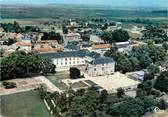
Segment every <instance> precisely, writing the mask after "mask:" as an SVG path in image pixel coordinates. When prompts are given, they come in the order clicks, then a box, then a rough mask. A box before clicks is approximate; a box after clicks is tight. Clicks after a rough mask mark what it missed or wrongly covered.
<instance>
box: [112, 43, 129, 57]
mask: <svg viewBox="0 0 168 117" xmlns="http://www.w3.org/2000/svg"><path fill="white" fill-rule="evenodd" d="M114 45H115V46H116V47H117V48H118V51H120V52H122V53H125V54H126V53H128V51H129V50H130V46H129V45H130V43H129V41H126V42H117V43H115V44H114Z"/></svg>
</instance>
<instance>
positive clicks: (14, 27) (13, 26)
mask: <svg viewBox="0 0 168 117" xmlns="http://www.w3.org/2000/svg"><path fill="white" fill-rule="evenodd" d="M0 25H1V27H2V28H3V29H4V31H5V32H15V33H23V32H26V33H27V32H40V28H39V27H37V26H25V27H21V26H20V25H19V23H18V22H16V21H14V23H1V24H0Z"/></svg>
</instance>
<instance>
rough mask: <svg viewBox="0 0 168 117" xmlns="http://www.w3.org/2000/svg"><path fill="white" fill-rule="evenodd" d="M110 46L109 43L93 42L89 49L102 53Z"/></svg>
mask: <svg viewBox="0 0 168 117" xmlns="http://www.w3.org/2000/svg"><path fill="white" fill-rule="evenodd" d="M111 47H112V45H110V44H93V45H92V48H91V50H89V51H94V52H97V53H100V54H101V55H104V53H105V52H106V51H107V50H109V49H110V48H111Z"/></svg>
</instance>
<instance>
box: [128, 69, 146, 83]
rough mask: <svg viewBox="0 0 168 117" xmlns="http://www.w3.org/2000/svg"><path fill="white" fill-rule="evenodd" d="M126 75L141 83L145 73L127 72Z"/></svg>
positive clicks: (142, 71)
mask: <svg viewBox="0 0 168 117" xmlns="http://www.w3.org/2000/svg"><path fill="white" fill-rule="evenodd" d="M126 75H127V76H128V77H130V78H132V79H135V80H140V81H143V80H144V75H145V71H144V70H141V71H134V72H128V73H127V74H126Z"/></svg>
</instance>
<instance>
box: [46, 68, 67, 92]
mask: <svg viewBox="0 0 168 117" xmlns="http://www.w3.org/2000/svg"><path fill="white" fill-rule="evenodd" d="M46 78H47V79H49V80H50V81H51V82H52V83H53V84H54V85H56V86H57V87H58V88H59V89H61V90H66V89H67V88H68V87H67V86H66V84H64V83H63V82H62V81H61V80H63V79H69V73H68V72H66V71H63V72H57V73H56V74H55V75H50V76H46Z"/></svg>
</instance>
